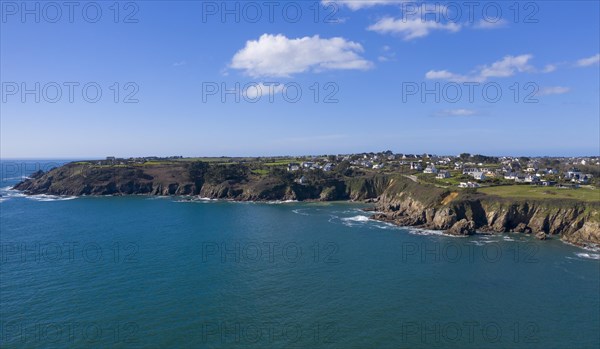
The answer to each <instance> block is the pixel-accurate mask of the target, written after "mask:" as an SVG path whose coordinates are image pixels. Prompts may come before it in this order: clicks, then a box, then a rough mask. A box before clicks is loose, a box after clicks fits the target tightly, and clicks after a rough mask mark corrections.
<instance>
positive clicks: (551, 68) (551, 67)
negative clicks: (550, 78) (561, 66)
mask: <svg viewBox="0 0 600 349" xmlns="http://www.w3.org/2000/svg"><path fill="white" fill-rule="evenodd" d="M557 68H558V67H557V66H556V64H547V65H546V66H545V67H544V69H543V70H542V73H552V72H553V71H555V70H556V69H557Z"/></svg>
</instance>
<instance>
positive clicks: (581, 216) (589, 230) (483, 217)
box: [374, 187, 600, 246]
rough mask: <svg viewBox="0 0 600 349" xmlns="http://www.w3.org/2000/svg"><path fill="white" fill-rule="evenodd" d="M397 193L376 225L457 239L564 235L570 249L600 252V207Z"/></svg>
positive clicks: (383, 201) (387, 199)
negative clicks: (442, 233) (482, 235)
mask: <svg viewBox="0 0 600 349" xmlns="http://www.w3.org/2000/svg"><path fill="white" fill-rule="evenodd" d="M397 189H398V188H394V187H390V188H389V189H388V190H386V192H384V193H383V194H382V196H381V198H380V201H379V203H378V210H379V211H380V212H381V213H378V214H376V215H375V216H374V218H375V219H378V220H383V221H387V222H393V223H396V224H399V225H407V226H418V227H422V228H426V229H435V230H443V231H445V232H446V233H448V234H453V235H471V234H474V233H475V232H476V231H479V232H490V233H504V232H517V233H526V234H535V235H536V236H537V237H538V238H540V239H545V238H546V237H547V236H551V235H559V236H560V238H561V239H563V240H564V241H567V242H569V243H573V244H577V245H581V246H593V245H598V246H600V203H584V202H577V201H565V200H563V201H558V200H557V201H552V200H507V199H502V198H498V197H493V196H486V195H478V194H464V193H463V194H459V193H456V192H455V193H452V192H447V191H443V190H442V189H439V188H433V187H432V188H430V190H431V191H432V193H433V195H430V196H429V198H428V199H429V200H427V198H425V199H424V198H423V197H419V194H418V193H415V192H413V191H411V188H410V187H405V188H402V189H403V190H401V191H397ZM436 199H437V200H436Z"/></svg>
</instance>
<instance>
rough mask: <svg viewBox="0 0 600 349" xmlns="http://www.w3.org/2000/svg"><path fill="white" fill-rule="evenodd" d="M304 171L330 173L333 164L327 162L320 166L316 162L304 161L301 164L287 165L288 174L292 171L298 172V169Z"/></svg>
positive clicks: (333, 166)
mask: <svg viewBox="0 0 600 349" xmlns="http://www.w3.org/2000/svg"><path fill="white" fill-rule="evenodd" d="M301 168H302V169H306V170H317V169H319V170H323V171H324V172H329V171H332V170H333V169H334V168H335V164H334V163H331V162H328V163H326V164H324V165H321V164H320V163H318V162H313V161H305V162H303V163H301V164H299V163H297V162H291V163H289V164H288V171H290V172H294V171H298V170H300V169H301Z"/></svg>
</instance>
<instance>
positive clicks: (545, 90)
mask: <svg viewBox="0 0 600 349" xmlns="http://www.w3.org/2000/svg"><path fill="white" fill-rule="evenodd" d="M569 91H571V89H570V88H568V87H563V86H553V87H542V88H540V90H539V91H538V93H537V94H536V96H549V95H562V94H564V93H567V92H569Z"/></svg>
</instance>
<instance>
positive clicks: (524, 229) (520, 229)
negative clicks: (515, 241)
mask: <svg viewBox="0 0 600 349" xmlns="http://www.w3.org/2000/svg"><path fill="white" fill-rule="evenodd" d="M513 232H515V233H525V234H531V232H532V231H531V228H530V227H528V226H527V224H525V223H519V224H518V225H517V226H516V227H515V229H513Z"/></svg>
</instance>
